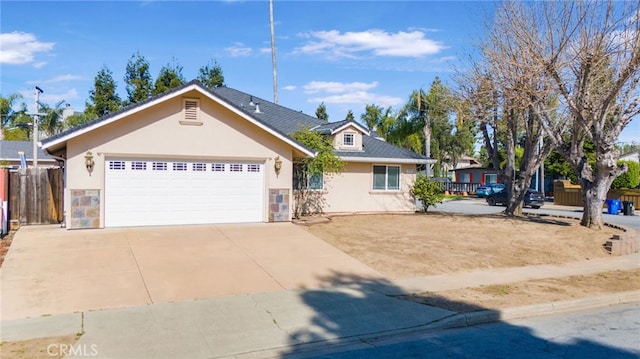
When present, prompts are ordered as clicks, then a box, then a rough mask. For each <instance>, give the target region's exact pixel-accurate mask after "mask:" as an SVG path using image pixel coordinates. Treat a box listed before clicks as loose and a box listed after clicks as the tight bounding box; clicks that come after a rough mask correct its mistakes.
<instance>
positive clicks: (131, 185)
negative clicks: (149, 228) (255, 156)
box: [105, 159, 265, 227]
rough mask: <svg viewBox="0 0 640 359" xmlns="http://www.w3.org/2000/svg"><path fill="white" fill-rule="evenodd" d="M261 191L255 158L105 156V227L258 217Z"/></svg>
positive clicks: (260, 216) (261, 208) (261, 174)
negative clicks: (237, 160) (200, 159)
mask: <svg viewBox="0 0 640 359" xmlns="http://www.w3.org/2000/svg"><path fill="white" fill-rule="evenodd" d="M231 169H236V170H241V171H231ZM249 170H252V171H253V172H252V171H249ZM264 192H265V190H264V166H263V165H262V164H261V163H251V164H247V163H231V162H226V163H225V162H189V161H162V160H155V161H134V160H122V159H114V160H108V161H107V162H106V165H105V226H107V227H115V226H144V225H170V224H174V225H175V224H206V223H232V222H261V221H262V220H263V218H264V215H263V212H264Z"/></svg>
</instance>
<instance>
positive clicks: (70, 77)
mask: <svg viewBox="0 0 640 359" xmlns="http://www.w3.org/2000/svg"><path fill="white" fill-rule="evenodd" d="M82 79H83V77H82V76H78V75H71V74H66V75H60V76H56V77H53V78H50V79H48V80H46V81H45V83H56V82H67V81H76V80H82Z"/></svg>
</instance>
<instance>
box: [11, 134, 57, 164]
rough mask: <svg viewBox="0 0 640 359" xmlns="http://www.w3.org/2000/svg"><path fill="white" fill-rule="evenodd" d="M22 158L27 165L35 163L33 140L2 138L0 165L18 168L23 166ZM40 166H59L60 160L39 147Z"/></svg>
mask: <svg viewBox="0 0 640 359" xmlns="http://www.w3.org/2000/svg"><path fill="white" fill-rule="evenodd" d="M21 156H23V158H21ZM22 159H24V162H25V165H26V166H27V167H30V166H32V165H33V142H31V141H8V140H0V167H4V168H9V169H12V170H16V169H18V168H19V167H21V166H22ZM38 166H39V167H45V168H48V167H57V166H58V160H56V159H55V158H52V157H51V156H49V154H48V153H46V152H45V151H43V150H42V149H41V148H38Z"/></svg>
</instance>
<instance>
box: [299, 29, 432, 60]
mask: <svg viewBox="0 0 640 359" xmlns="http://www.w3.org/2000/svg"><path fill="white" fill-rule="evenodd" d="M300 36H301V37H304V38H309V39H310V40H309V41H308V42H307V43H306V44H304V45H303V46H301V47H298V48H296V49H295V50H294V52H295V53H303V54H313V55H325V56H327V57H330V58H356V57H357V56H358V55H359V54H361V53H372V54H373V55H376V56H385V57H424V56H427V55H433V54H437V53H439V52H440V51H442V50H443V49H444V48H445V46H444V45H443V44H441V43H440V42H437V41H434V40H430V39H427V38H426V37H425V32H424V31H418V30H413V31H409V32H405V31H399V32H397V33H389V32H386V31H383V30H378V29H371V30H367V31H361V32H345V33H342V32H340V31H338V30H329V31H315V32H309V33H304V34H301V35H300Z"/></svg>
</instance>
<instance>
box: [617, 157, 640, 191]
mask: <svg viewBox="0 0 640 359" xmlns="http://www.w3.org/2000/svg"><path fill="white" fill-rule="evenodd" d="M623 163H626V164H627V167H628V169H627V172H625V173H623V174H621V175H620V176H618V177H617V178H616V179H614V180H613V183H612V184H611V188H636V187H638V185H639V184H640V164H639V163H637V162H633V161H618V166H619V165H622V164H623Z"/></svg>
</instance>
